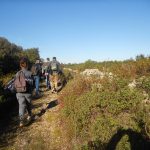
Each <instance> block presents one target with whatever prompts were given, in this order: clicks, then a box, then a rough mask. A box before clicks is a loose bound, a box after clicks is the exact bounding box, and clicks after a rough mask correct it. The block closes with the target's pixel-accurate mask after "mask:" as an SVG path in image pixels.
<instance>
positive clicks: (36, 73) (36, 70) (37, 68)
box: [31, 59, 42, 98]
mask: <svg viewBox="0 0 150 150" xmlns="http://www.w3.org/2000/svg"><path fill="white" fill-rule="evenodd" d="M31 72H32V75H33V78H34V84H35V97H36V98H37V97H39V96H40V92H39V84H40V75H41V73H42V68H41V64H40V60H39V59H37V60H36V62H35V64H33V66H32V68H31Z"/></svg>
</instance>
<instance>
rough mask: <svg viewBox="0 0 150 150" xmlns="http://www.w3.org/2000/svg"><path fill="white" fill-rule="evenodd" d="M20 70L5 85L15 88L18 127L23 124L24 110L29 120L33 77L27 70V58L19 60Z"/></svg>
mask: <svg viewBox="0 0 150 150" xmlns="http://www.w3.org/2000/svg"><path fill="white" fill-rule="evenodd" d="M20 67H21V70H20V71H18V72H17V73H16V75H15V77H14V78H13V79H12V80H11V82H9V85H7V88H8V89H12V87H13V89H15V91H16V97H17V100H18V103H19V119H20V124H19V126H20V127H23V126H24V121H25V112H26V111H27V112H28V117H27V120H28V121H31V116H32V111H31V96H32V89H33V79H32V76H31V72H30V71H29V70H28V59H27V58H22V59H21V60H20Z"/></svg>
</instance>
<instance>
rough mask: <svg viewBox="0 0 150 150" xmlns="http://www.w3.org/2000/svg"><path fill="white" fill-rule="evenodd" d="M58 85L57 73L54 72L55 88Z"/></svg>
mask: <svg viewBox="0 0 150 150" xmlns="http://www.w3.org/2000/svg"><path fill="white" fill-rule="evenodd" d="M57 87H58V74H55V89H56V90H57Z"/></svg>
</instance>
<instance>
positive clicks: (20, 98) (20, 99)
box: [16, 93, 26, 121]
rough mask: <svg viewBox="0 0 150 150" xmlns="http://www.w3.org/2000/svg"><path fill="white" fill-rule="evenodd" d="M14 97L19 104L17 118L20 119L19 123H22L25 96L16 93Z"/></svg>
mask: <svg viewBox="0 0 150 150" xmlns="http://www.w3.org/2000/svg"><path fill="white" fill-rule="evenodd" d="M16 97H17V100H18V103H19V118H20V121H23V120H24V114H25V109H26V101H25V96H24V95H23V94H22V93H17V94H16Z"/></svg>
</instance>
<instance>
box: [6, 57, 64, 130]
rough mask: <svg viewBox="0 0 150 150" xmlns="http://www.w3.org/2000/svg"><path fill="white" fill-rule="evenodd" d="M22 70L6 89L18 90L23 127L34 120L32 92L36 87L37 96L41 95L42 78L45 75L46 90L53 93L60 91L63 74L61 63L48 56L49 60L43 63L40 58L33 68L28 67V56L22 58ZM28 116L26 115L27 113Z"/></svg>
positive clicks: (17, 95) (21, 124)
mask: <svg viewBox="0 0 150 150" xmlns="http://www.w3.org/2000/svg"><path fill="white" fill-rule="evenodd" d="M19 65H20V68H21V69H20V70H19V71H18V72H17V73H16V75H15V77H14V78H13V79H12V80H11V81H10V82H9V83H8V84H7V85H6V87H5V89H9V90H10V91H15V92H16V98H17V101H18V103H19V121H20V123H19V126H20V127H23V126H24V125H25V122H26V121H27V122H30V121H31V120H32V117H33V115H32V107H31V100H32V97H33V95H32V93H33V90H34V89H35V97H36V98H38V97H40V90H39V84H40V78H41V76H44V78H45V80H46V90H51V92H52V93H57V92H58V81H59V75H60V74H62V69H61V65H60V63H59V62H58V61H57V60H56V57H53V59H52V61H50V60H49V58H47V62H44V63H41V62H40V60H39V59H37V60H36V62H35V64H33V65H32V67H31V70H29V69H28V67H29V61H28V59H27V58H25V57H24V58H21V59H20V62H19ZM26 112H27V113H28V116H27V117H25V113H26Z"/></svg>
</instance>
